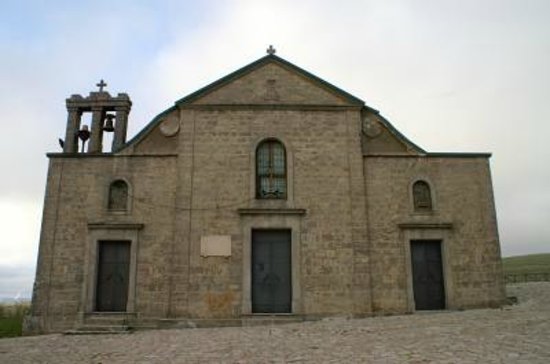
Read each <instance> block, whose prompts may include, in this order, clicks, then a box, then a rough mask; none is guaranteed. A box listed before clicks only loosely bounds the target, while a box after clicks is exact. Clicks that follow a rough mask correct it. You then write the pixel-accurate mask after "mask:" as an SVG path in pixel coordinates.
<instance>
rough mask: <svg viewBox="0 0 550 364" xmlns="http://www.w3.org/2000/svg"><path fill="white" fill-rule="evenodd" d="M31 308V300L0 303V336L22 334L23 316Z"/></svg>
mask: <svg viewBox="0 0 550 364" xmlns="http://www.w3.org/2000/svg"><path fill="white" fill-rule="evenodd" d="M30 308H31V305H30V303H29V302H21V303H13V304H0V338H1V337H15V336H21V335H22V326H23V317H24V316H25V315H26V314H28V313H29V311H30Z"/></svg>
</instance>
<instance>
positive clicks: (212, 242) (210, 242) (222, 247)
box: [201, 235, 231, 257]
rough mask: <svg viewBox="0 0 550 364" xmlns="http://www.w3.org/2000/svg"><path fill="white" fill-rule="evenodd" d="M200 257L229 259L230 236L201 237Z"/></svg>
mask: <svg viewBox="0 0 550 364" xmlns="http://www.w3.org/2000/svg"><path fill="white" fill-rule="evenodd" d="M201 256H202V257H216V256H217V257H230V256H231V235H205V236H201Z"/></svg>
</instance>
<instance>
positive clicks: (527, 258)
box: [502, 253, 550, 274]
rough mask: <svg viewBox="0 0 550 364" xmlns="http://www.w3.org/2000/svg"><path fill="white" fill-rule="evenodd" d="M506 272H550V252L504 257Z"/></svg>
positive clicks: (503, 262)
mask: <svg viewBox="0 0 550 364" xmlns="http://www.w3.org/2000/svg"><path fill="white" fill-rule="evenodd" d="M502 264H503V269H504V274H526V273H550V254H548V253H547V254H529V255H520V256H515V257H508V258H502Z"/></svg>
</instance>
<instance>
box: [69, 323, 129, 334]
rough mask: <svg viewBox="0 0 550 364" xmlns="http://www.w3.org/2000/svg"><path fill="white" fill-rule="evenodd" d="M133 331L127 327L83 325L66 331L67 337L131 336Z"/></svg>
mask: <svg viewBox="0 0 550 364" xmlns="http://www.w3.org/2000/svg"><path fill="white" fill-rule="evenodd" d="M132 332H133V331H132V330H131V328H130V327H129V326H126V325H83V326H80V327H78V328H77V329H75V330H68V331H65V332H64V334H65V335H100V334H131V333H132Z"/></svg>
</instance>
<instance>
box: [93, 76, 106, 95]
mask: <svg viewBox="0 0 550 364" xmlns="http://www.w3.org/2000/svg"><path fill="white" fill-rule="evenodd" d="M96 86H97V87H99V92H103V87H105V86H107V84H106V83H105V81H103V79H101V81H99V83H96Z"/></svg>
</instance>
